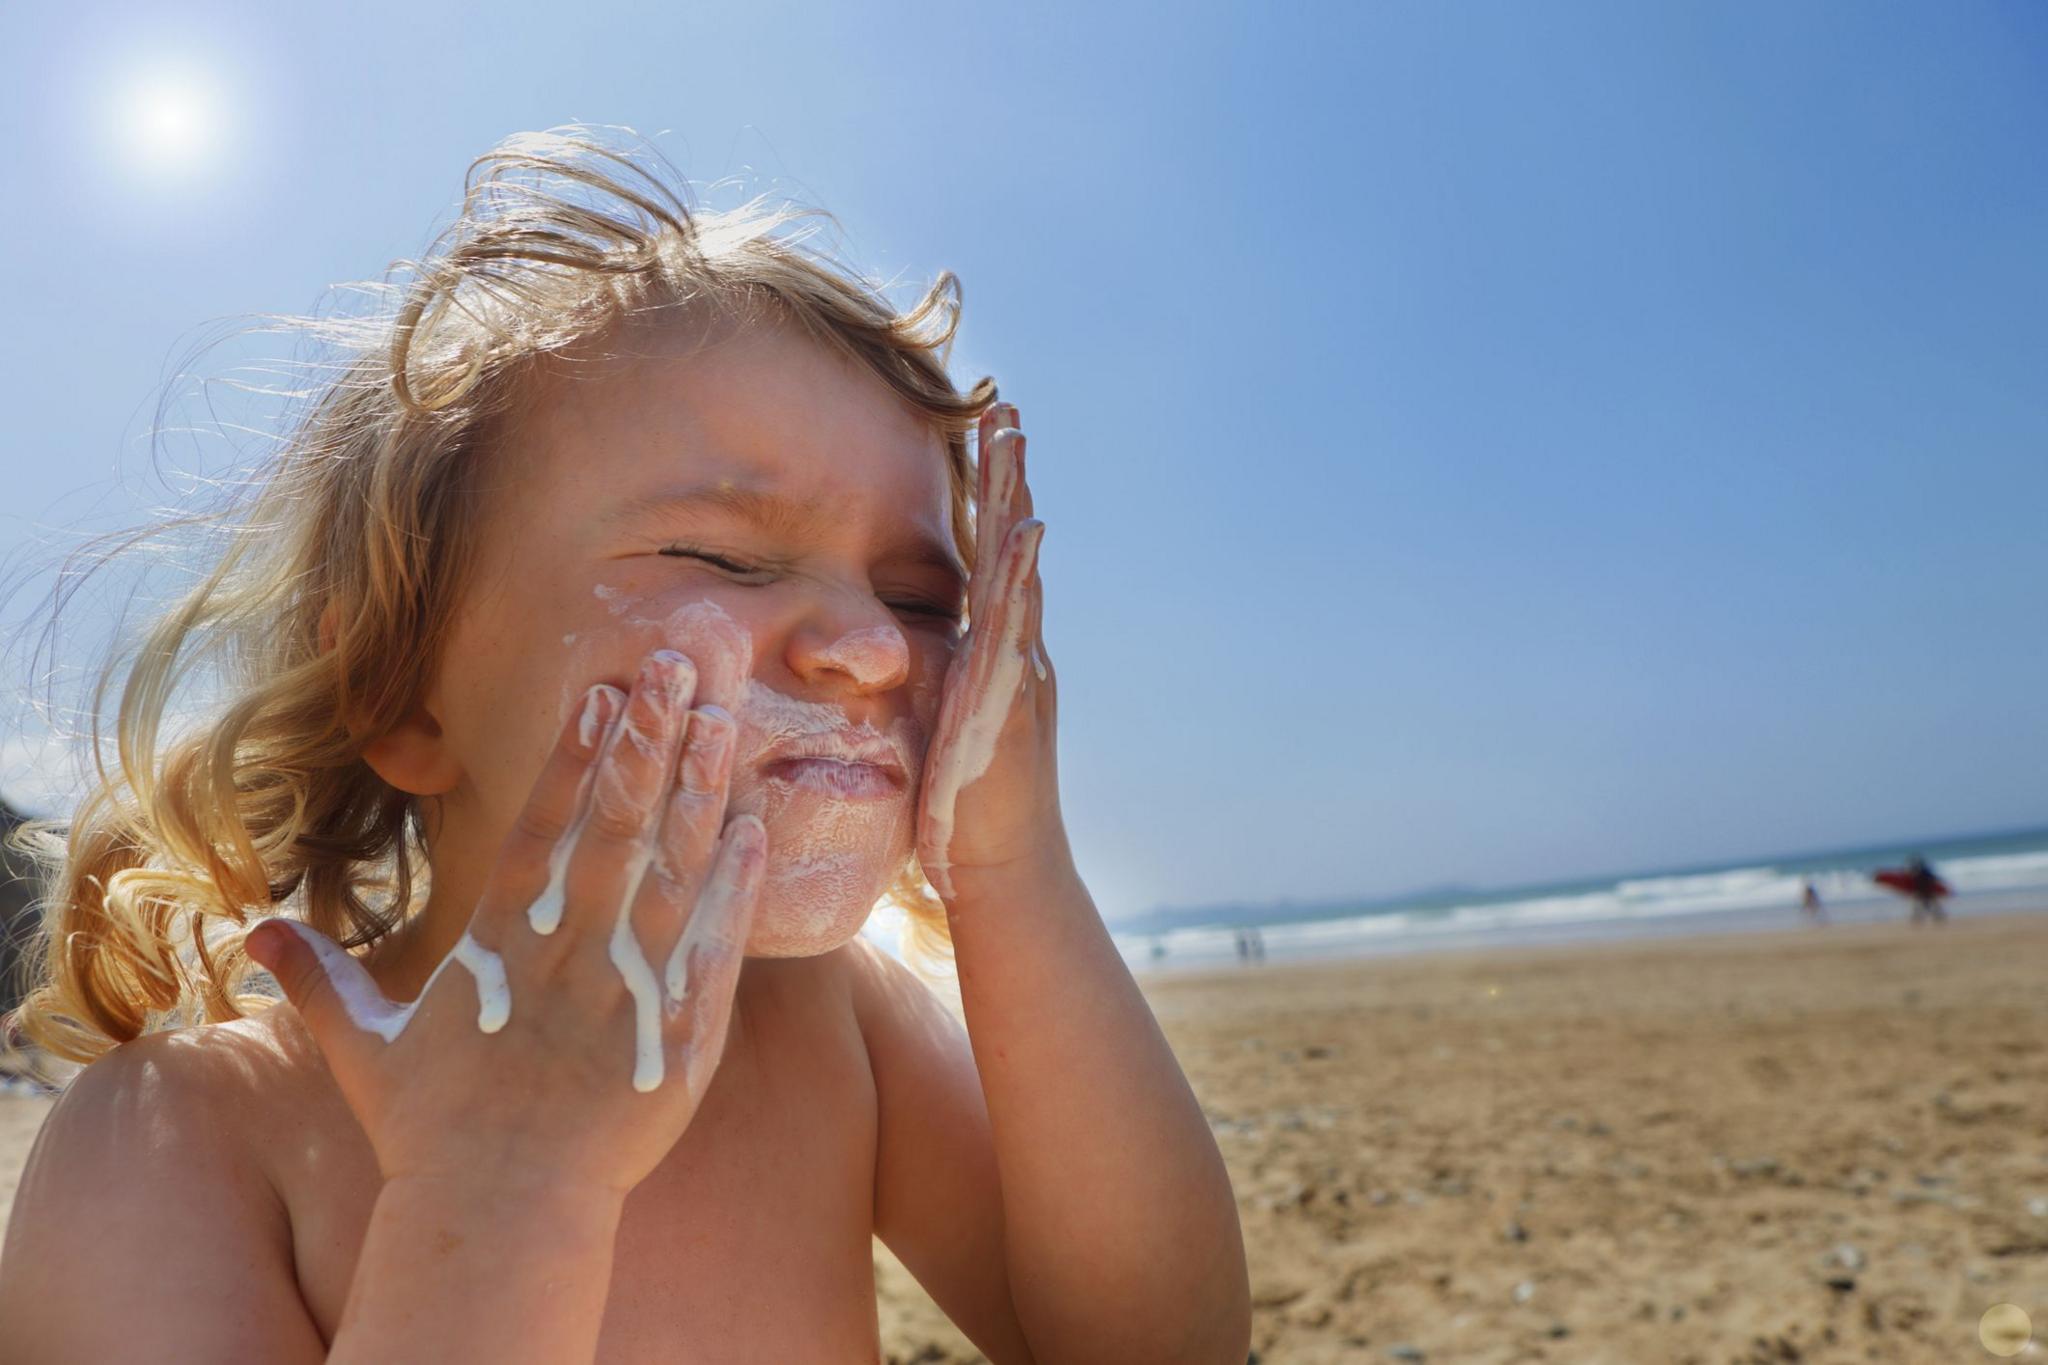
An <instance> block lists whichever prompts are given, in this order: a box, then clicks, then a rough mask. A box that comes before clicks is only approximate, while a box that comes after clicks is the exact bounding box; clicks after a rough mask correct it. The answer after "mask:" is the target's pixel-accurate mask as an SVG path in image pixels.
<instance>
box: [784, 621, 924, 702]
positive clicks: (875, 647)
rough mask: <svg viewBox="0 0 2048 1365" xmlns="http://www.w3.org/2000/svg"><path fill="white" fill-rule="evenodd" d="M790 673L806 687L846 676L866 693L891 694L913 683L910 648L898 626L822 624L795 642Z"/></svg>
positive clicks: (807, 628) (806, 630) (808, 628)
mask: <svg viewBox="0 0 2048 1365" xmlns="http://www.w3.org/2000/svg"><path fill="white" fill-rule="evenodd" d="M790 670H791V671H792V672H794V673H795V674H796V675H797V676H798V677H799V678H802V679H803V680H804V681H805V682H811V683H820V684H830V683H831V682H832V681H833V678H832V677H831V675H833V674H840V675H843V678H844V680H845V681H842V682H841V683H840V685H841V686H844V685H845V683H846V681H850V682H851V683H852V684H853V686H854V687H855V688H857V689H858V690H859V691H861V692H886V691H888V690H889V689H891V688H893V687H901V686H902V685H903V684H904V683H905V682H906V681H908V680H909V677H910V642H909V641H908V640H907V639H905V638H904V635H903V628H902V627H901V626H899V625H896V624H895V623H894V622H888V621H881V622H878V621H876V620H875V618H873V617H871V616H870V617H867V618H865V619H860V620H853V619H844V618H842V619H836V620H835V619H820V620H817V621H814V622H811V623H809V624H807V625H805V626H804V627H802V628H800V629H799V630H798V631H797V632H796V635H795V637H794V638H793V639H792V640H791V642H790Z"/></svg>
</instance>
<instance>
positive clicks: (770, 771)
mask: <svg viewBox="0 0 2048 1365" xmlns="http://www.w3.org/2000/svg"><path fill="white" fill-rule="evenodd" d="M761 774H762V776H764V777H766V778H768V779H769V780H770V781H780V782H787V783H789V784H790V785H791V786H793V787H802V788H804V789H805V790H807V791H814V792H817V793H818V794H819V795H821V796H830V797H834V798H836V799H838V800H841V801H883V800H888V799H890V798H893V797H895V796H896V795H898V794H899V793H901V792H902V790H903V781H904V779H903V774H902V772H901V771H900V770H897V769H893V768H889V767H885V766H883V765H882V764H879V763H869V762H864V761H857V760H856V761H849V760H845V759H839V758H823V757H800V758H782V759H776V760H773V761H772V762H769V763H766V764H763V765H762V768H761Z"/></svg>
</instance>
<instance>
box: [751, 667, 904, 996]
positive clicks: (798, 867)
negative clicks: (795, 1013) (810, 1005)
mask: <svg viewBox="0 0 2048 1365" xmlns="http://www.w3.org/2000/svg"><path fill="white" fill-rule="evenodd" d="M897 676H898V677H901V676H902V674H901V672H900V671H899V672H898V674H897ZM737 719H738V720H739V724H740V748H739V755H738V758H737V761H736V762H735V763H734V766H733V780H732V795H731V804H730V809H731V810H733V811H735V812H748V813H751V814H754V815H757V816H759V817H760V819H761V823H762V824H763V825H764V826H765V827H766V829H767V832H768V863H767V868H766V871H765V873H764V875H763V878H762V887H761V908H760V910H759V911H758V912H757V913H756V915H755V916H754V929H753V932H752V935H751V937H750V939H749V942H748V949H749V951H750V952H753V953H754V954H756V955H758V956H764V957H812V956H816V955H817V954H819V953H824V952H829V951H831V950H832V949H833V948H836V947H838V946H839V945H840V944H842V943H844V942H846V941H847V940H848V939H849V938H851V937H853V935H855V934H856V933H858V932H859V931H860V926H861V925H862V924H863V923H865V922H866V920H867V917H868V914H869V912H870V911H871V910H873V908H874V905H875V902H876V901H877V900H878V899H880V898H881V896H882V894H883V893H884V892H885V891H886V890H887V889H888V886H889V882H890V880H891V879H892V878H893V877H894V876H895V875H896V872H897V871H898V869H900V868H901V867H902V866H903V865H904V863H905V861H906V860H908V858H909V857H910V853H911V849H912V846H913V834H914V831H913V825H912V820H913V814H914V810H915V806H916V797H917V783H918V774H919V772H920V770H921V769H922V766H923V761H924V750H925V735H926V733H927V731H926V728H925V720H924V717H923V716H921V715H919V714H917V713H916V712H915V711H913V714H911V715H909V716H900V717H898V718H896V719H895V720H892V721H890V722H889V723H888V726H887V728H886V729H883V728H879V727H877V726H876V725H874V724H873V723H872V722H868V721H863V722H862V723H860V724H858V725H856V724H854V723H853V722H852V720H851V718H850V716H849V715H848V713H847V708H846V707H844V706H840V705H837V704H834V703H830V702H814V701H806V700H803V699H801V698H798V697H792V696H789V695H787V694H786V693H783V692H779V691H777V690H775V689H774V688H772V687H770V686H768V685H767V684H766V683H764V682H762V681H760V680H759V679H758V678H754V679H749V680H748V682H747V685H746V687H745V689H744V690H743V692H742V695H741V702H740V710H739V715H738V717H737ZM823 737H829V738H830V739H831V740H832V742H834V743H836V744H840V745H845V746H871V747H884V746H885V747H886V748H887V750H888V751H889V753H890V755H891V757H892V758H893V759H894V760H895V762H896V764H897V765H898V766H899V767H900V768H901V770H902V772H901V785H900V786H899V787H898V788H897V789H896V790H894V791H889V790H886V789H883V788H878V787H877V785H876V784H877V782H878V774H877V772H876V770H875V769H873V768H859V769H855V770H854V771H853V772H852V773H851V774H850V775H849V777H848V780H847V781H846V783H845V784H844V785H845V789H846V791H847V792H849V793H851V792H855V791H858V792H859V793H860V795H859V796H858V798H857V799H847V798H846V797H843V796H841V795H837V794H835V791H834V788H835V785H838V784H835V783H833V782H831V781H827V780H820V779H819V778H818V777H817V775H815V774H814V775H812V780H809V781H801V780H792V779H790V778H788V777H785V776H779V775H777V773H776V771H775V769H776V767H777V765H776V763H775V761H774V760H775V757H776V755H777V753H778V751H779V750H781V749H782V748H783V747H784V746H786V745H788V744H790V743H791V742H792V741H796V742H802V741H805V740H809V739H812V738H823ZM819 766H820V769H821V770H822V772H823V773H825V774H830V773H831V772H832V767H831V765H829V764H824V765H819Z"/></svg>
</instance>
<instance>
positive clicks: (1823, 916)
mask: <svg viewBox="0 0 2048 1365" xmlns="http://www.w3.org/2000/svg"><path fill="white" fill-rule="evenodd" d="M1799 909H1800V912H1801V913H1802V914H1804V915H1805V916H1806V918H1808V919H1809V920H1812V921H1813V922H1814V923H1815V924H1826V923H1827V922H1828V913H1827V909H1826V907H1824V906H1823V905H1822V904H1821V903H1820V888H1819V887H1817V886H1815V885H1814V884H1813V882H1812V880H1811V879H1809V880H1808V881H1807V883H1806V892H1805V894H1803V895H1802V896H1800V898H1799Z"/></svg>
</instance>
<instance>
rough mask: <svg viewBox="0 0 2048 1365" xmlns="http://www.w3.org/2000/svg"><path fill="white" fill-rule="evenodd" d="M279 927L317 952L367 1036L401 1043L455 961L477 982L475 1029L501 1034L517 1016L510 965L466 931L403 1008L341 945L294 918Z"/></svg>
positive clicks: (345, 1006) (338, 996) (343, 1003)
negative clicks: (400, 1037)
mask: <svg viewBox="0 0 2048 1365" xmlns="http://www.w3.org/2000/svg"><path fill="white" fill-rule="evenodd" d="M279 923H282V924H286V925H289V926H290V927H291V929H292V932H294V933H296V934H297V935H298V936H299V937H300V939H302V940H303V941H304V942H305V943H306V944H307V946H309V947H310V948H312V950H313V953H314V955H315V956H316V957H318V958H319V959H320V966H321V969H322V970H323V971H324V972H325V973H326V976H327V984H328V985H329V986H331V987H333V988H334V995H335V998H336V999H337V1000H339V1001H341V1007H342V1009H343V1010H344V1011H346V1012H347V1014H348V1017H349V1020H350V1022H352V1023H353V1024H355V1026H356V1027H357V1028H359V1029H362V1030H364V1031H365V1032H369V1033H374V1034H376V1035H377V1036H378V1037H379V1038H382V1039H383V1040H384V1041H385V1042H387V1043H392V1042H396V1041H398V1035H400V1034H401V1033H404V1032H405V1026H406V1025H407V1024H409V1023H411V1022H412V1017H413V1015H414V1013H416V1012H417V1011H418V1010H419V1007H420V1001H421V1000H425V999H426V998H427V996H428V994H429V993H431V992H432V991H433V989H434V983H435V982H436V981H439V980H440V979H441V973H442V972H445V971H447V970H448V964H449V963H451V962H455V963H460V964H461V965H462V966H463V967H465V968H467V969H468V971H469V974H470V975H471V976H472V977H474V978H476V996H477V1010H476V1026H477V1028H478V1029H480V1030H481V1031H482V1032H485V1033H496V1032H497V1031H498V1030H499V1029H501V1028H503V1027H505V1021H506V1020H508V1019H510V1018H511V1017H512V988H511V986H510V985H509V984H508V983H507V982H506V980H505V961H504V959H503V958H501V957H499V956H498V955H497V954H496V953H494V952H492V951H491V950H490V949H488V948H486V947H484V946H483V945H482V944H480V943H478V942H477V941H476V940H475V939H473V938H471V937H470V936H469V934H468V933H467V932H465V933H464V934H463V935H462V937H461V938H460V939H458V940H456V943H455V947H454V949H453V951H451V952H450V953H449V954H448V956H446V957H444V958H442V959H441V961H440V964H439V965H438V966H436V967H435V968H434V974H433V975H432V976H429V977H428V978H427V984H426V985H424V986H422V987H420V993H419V999H417V1000H410V1001H407V1002H406V1003H405V1004H403V1005H396V1004H393V1003H392V1002H391V1001H389V1000H387V999H385V998H384V995H383V992H381V991H379V990H378V989H377V984H376V982H375V981H373V980H371V978H370V974H369V972H367V971H365V970H364V969H363V964H362V963H360V962H358V961H357V960H356V959H355V958H354V957H352V956H351V955H350V954H349V953H348V952H346V951H345V950H344V949H343V948H342V947H341V945H340V944H338V943H336V942H335V941H334V940H333V939H331V938H329V937H327V935H325V934H323V933H321V932H320V931H319V930H318V929H315V928H313V927H312V926H311V925H309V924H301V923H299V921H297V920H295V919H284V918H283V917H281V916H280V917H279Z"/></svg>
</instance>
